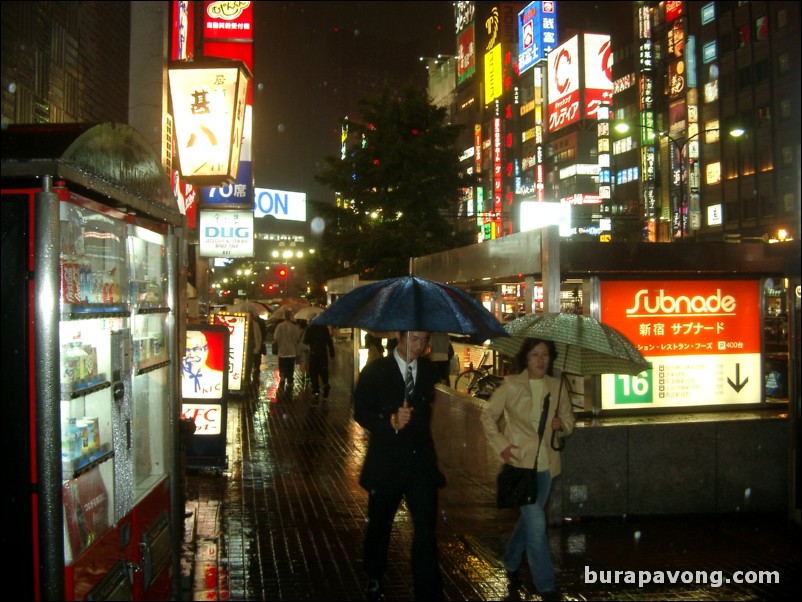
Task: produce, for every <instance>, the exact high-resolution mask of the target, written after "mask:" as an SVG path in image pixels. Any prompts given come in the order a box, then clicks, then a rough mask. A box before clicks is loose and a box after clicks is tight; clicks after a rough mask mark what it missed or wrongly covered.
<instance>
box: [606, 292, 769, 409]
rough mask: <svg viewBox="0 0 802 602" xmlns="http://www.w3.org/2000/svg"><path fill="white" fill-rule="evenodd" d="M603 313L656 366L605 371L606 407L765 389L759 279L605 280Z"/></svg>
mask: <svg viewBox="0 0 802 602" xmlns="http://www.w3.org/2000/svg"><path fill="white" fill-rule="evenodd" d="M600 292H601V316H600V317H601V320H602V321H603V322H604V323H605V324H608V325H609V326H612V327H613V328H616V329H617V330H619V331H620V332H621V333H623V334H624V335H626V337H627V338H628V339H629V340H630V341H632V343H633V344H634V345H635V346H636V347H637V348H638V350H639V351H640V352H641V353H642V354H643V356H644V357H645V358H646V359H647V360H648V361H650V362H651V364H652V368H651V369H650V370H647V371H646V372H643V373H641V374H640V375H638V376H629V375H611V374H605V375H602V377H601V384H602V408H603V409H610V410H611V409H624V408H625V409H635V408H677V407H688V406H709V405H721V404H739V403H755V402H757V401H759V400H760V396H761V382H760V378H761V362H760V357H761V356H760V352H761V332H760V324H761V320H760V315H761V314H760V286H759V282H758V281H757V280H704V281H696V280H661V281H616V282H602V283H601V287H600Z"/></svg>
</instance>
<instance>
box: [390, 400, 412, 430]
mask: <svg viewBox="0 0 802 602" xmlns="http://www.w3.org/2000/svg"><path fill="white" fill-rule="evenodd" d="M412 410H413V408H410V407H409V404H407V402H406V401H404V405H402V406H401V407H400V408H398V411H397V412H396V413H395V414H393V415H392V416H390V425H391V426H392V427H393V428H394V429H395V430H396V432H398V431H400V430H401V429H402V428H404V427H405V426H406V425H407V424H409V420H410V419H411V418H412Z"/></svg>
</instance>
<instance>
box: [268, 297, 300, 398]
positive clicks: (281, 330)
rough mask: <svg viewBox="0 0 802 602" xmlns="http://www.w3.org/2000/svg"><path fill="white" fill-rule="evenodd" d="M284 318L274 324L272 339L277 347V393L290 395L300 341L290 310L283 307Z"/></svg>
mask: <svg viewBox="0 0 802 602" xmlns="http://www.w3.org/2000/svg"><path fill="white" fill-rule="evenodd" d="M283 311H284V316H283V317H284V319H283V320H282V321H281V322H280V323H279V324H278V326H276V330H275V332H274V333H273V341H274V342H275V343H276V346H277V348H278V373H279V378H280V381H279V388H278V390H279V394H281V393H282V392H286V393H288V394H289V395H292V388H293V386H294V384H295V358H296V357H297V356H298V347H299V345H300V343H301V329H300V328H298V325H297V324H296V323H295V322H293V321H292V310H290V309H285V310H283Z"/></svg>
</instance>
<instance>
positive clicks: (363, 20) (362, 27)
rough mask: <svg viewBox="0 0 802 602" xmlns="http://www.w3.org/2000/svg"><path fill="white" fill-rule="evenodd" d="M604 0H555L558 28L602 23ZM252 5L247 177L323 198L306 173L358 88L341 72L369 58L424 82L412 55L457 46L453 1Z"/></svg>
mask: <svg viewBox="0 0 802 602" xmlns="http://www.w3.org/2000/svg"><path fill="white" fill-rule="evenodd" d="M613 4H616V5H621V4H630V3H621V2H607V3H596V2H559V3H558V20H559V21H560V31H561V32H562V31H563V30H565V29H566V28H567V27H569V28H570V27H573V28H580V29H582V28H584V29H588V30H589V31H590V30H595V31H605V30H606V29H607V19H608V16H607V15H608V8H607V7H608V6H609V5H613ZM254 6H255V8H254V21H255V23H254V64H253V71H254V96H253V104H254V121H253V123H254V135H253V171H254V179H255V181H256V185H257V186H258V187H264V188H272V189H278V190H289V191H297V192H306V193H307V198H308V199H310V200H311V199H317V200H327V201H331V200H332V198H331V197H332V193H331V192H330V191H329V190H328V189H327V188H325V187H323V186H321V185H319V184H318V183H317V182H315V180H314V175H315V173H317V172H318V169H319V167H320V166H321V165H322V163H323V159H324V157H326V156H328V155H336V154H338V151H339V149H338V143H339V133H338V125H337V124H338V120H339V119H340V118H341V117H342V114H341V107H343V106H348V105H351V106H353V104H354V100H355V97H359V98H364V97H365V96H364V95H360V90H359V89H357V90H354V89H352V88H353V86H349V85H348V81H347V80H349V79H350V81H353V77H354V76H353V72H354V70H356V69H358V68H359V63H360V62H364V64H365V65H366V66H367V65H368V64H369V62H370V61H374V62H375V63H378V64H379V65H381V66H383V67H389V69H390V70H391V71H392V73H393V74H394V75H396V76H397V77H403V78H405V79H406V78H407V77H419V78H422V80H423V81H424V82H425V78H426V70H425V68H424V66H423V65H422V64H421V63H420V61H419V60H418V58H419V57H421V56H429V57H433V56H436V55H437V54H438V53H443V54H453V53H454V52H455V50H456V49H455V45H456V41H455V32H454V30H453V27H454V26H453V21H454V17H453V5H452V2H442V1H440V2H437V1H435V2H256V3H255V4H254ZM522 6H525V3H522ZM597 24H598V25H597ZM355 55H356V57H357V58H354V56H355ZM424 85H425V84H424Z"/></svg>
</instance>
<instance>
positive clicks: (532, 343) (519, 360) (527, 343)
mask: <svg viewBox="0 0 802 602" xmlns="http://www.w3.org/2000/svg"><path fill="white" fill-rule="evenodd" d="M541 343H543V344H544V345H545V346H546V347H548V350H549V367H548V368H547V369H546V374H548V375H549V376H554V360H555V359H557V349H556V347H555V346H554V341H547V340H546V339H526V340H524V342H523V344H522V345H521V349H520V350H519V351H518V354H517V355H516V356H515V365H516V366H517V369H518V372H523V371H524V370H526V356H527V355H528V354H529V352H530V351H532V349H534V348H535V347H537V346H538V345H540V344H541Z"/></svg>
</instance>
